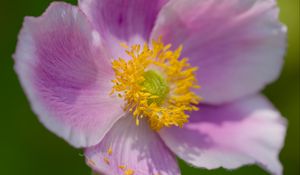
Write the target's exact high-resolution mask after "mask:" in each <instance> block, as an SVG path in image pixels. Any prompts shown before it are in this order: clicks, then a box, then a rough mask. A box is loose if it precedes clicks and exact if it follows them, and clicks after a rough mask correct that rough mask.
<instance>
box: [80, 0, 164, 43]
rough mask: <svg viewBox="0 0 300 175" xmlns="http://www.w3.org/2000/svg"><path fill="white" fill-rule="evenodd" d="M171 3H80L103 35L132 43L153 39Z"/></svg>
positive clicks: (139, 0)
mask: <svg viewBox="0 0 300 175" xmlns="http://www.w3.org/2000/svg"><path fill="white" fill-rule="evenodd" d="M167 1H168V0H151V1H149V0H130V1H129V0H79V7H80V8H81V9H82V10H83V11H84V12H85V14H87V16H88V18H89V19H90V21H92V22H93V23H94V25H95V26H96V28H97V29H98V31H99V32H100V33H101V34H106V35H107V34H108V35H112V36H113V37H115V38H117V39H118V40H125V41H128V40H130V38H132V37H136V36H140V37H141V38H143V39H144V40H147V39H148V38H149V35H150V32H151V31H152V27H153V26H154V22H155V20H156V17H157V14H158V12H159V10H160V9H161V7H162V6H163V5H164V4H165V3H166V2H167Z"/></svg>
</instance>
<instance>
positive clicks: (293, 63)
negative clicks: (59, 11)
mask: <svg viewBox="0 0 300 175" xmlns="http://www.w3.org/2000/svg"><path fill="white" fill-rule="evenodd" d="M50 2H51V0H1V3H0V36H1V37H0V174H1V175H37V174H39V175H54V174H55V175H68V174H70V175H89V174H90V170H89V168H88V167H87V166H86V165H85V163H84V160H83V157H81V156H80V152H81V151H80V150H76V149H74V148H72V147H71V146H69V145H68V144H67V143H66V142H64V141H63V140H61V139H60V138H58V137H57V136H55V135H54V134H52V133H50V132H49V131H47V130H46V129H45V128H44V127H43V126H42V125H41V124H40V123H39V122H38V120H37V118H36V116H35V115H34V114H33V112H32V111H31V109H30V106H29V103H28V101H27V99H26V97H25V95H24V93H23V90H22V89H21V87H20V84H19V81H18V79H17V76H16V74H15V73H14V71H13V60H12V58H11V55H12V54H13V53H14V51H15V46H16V41H17V35H18V32H19V30H20V28H21V25H22V22H23V18H24V16H39V15H41V14H42V12H43V11H44V10H45V9H46V8H47V6H48V5H49V3H50ZM65 2H69V3H72V4H76V0H65ZM279 6H280V8H281V20H282V22H283V23H285V24H286V25H287V26H288V30H289V33H288V35H289V37H288V51H287V55H286V63H285V66H284V69H283V72H282V75H281V77H280V78H279V80H278V81H276V82H275V83H273V84H271V85H269V86H268V87H267V88H266V90H265V91H264V93H265V94H266V95H267V96H268V97H269V99H271V101H272V102H273V103H274V105H275V106H276V107H277V108H278V109H279V110H280V111H281V112H282V114H283V116H285V117H286V118H287V119H288V120H289V128H288V133H287V137H286V144H285V147H284V149H283V151H282V153H281V155H280V159H281V161H282V162H283V165H284V174H285V175H298V174H299V166H300V165H299V157H300V155H299V117H300V116H299V106H300V105H299V98H300V95H299V39H300V38H299V30H300V29H299V21H300V19H299V16H300V15H299V0H279ZM179 162H180V166H181V169H182V174H183V175H227V174H228V175H229V174H230V175H264V174H267V173H266V172H264V171H263V170H262V169H260V168H259V167H257V166H247V167H243V168H240V169H238V170H234V171H227V170H224V169H218V170H214V171H207V170H199V169H194V168H191V167H189V166H187V165H186V164H185V163H183V162H182V161H179Z"/></svg>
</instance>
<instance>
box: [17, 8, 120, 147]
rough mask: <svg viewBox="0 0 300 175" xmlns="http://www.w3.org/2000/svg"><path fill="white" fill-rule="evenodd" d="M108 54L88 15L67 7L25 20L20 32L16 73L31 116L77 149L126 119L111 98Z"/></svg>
mask: <svg viewBox="0 0 300 175" xmlns="http://www.w3.org/2000/svg"><path fill="white" fill-rule="evenodd" d="M105 54H106V53H105V51H104V50H102V49H101V44H100V42H99V37H97V32H95V31H93V29H92V28H91V25H90V24H89V23H88V21H87V19H86V17H85V16H84V14H83V13H82V12H81V11H80V10H79V9H78V8H77V7H74V6H71V5H68V4H65V3H52V4H51V5H50V7H49V8H48V10H47V11H46V12H45V13H44V14H43V15H42V16H41V17H38V18H33V17H27V18H26V19H25V22H24V25H23V28H22V30H21V32H20V36H19V42H18V46H17V50H16V53H15V55H14V59H15V70H16V72H17V74H18V76H19V78H20V81H21V84H22V86H23V88H24V90H25V92H26V94H27V96H28V98H29V100H30V102H31V106H32V108H33V111H34V112H35V113H36V114H37V115H38V117H39V119H40V121H41V122H42V123H43V124H44V125H45V126H46V127H47V128H48V129H49V130H51V131H53V132H54V133H56V134H57V135H59V136H60V137H63V138H64V139H65V140H67V141H68V142H69V143H70V144H72V145H73V146H75V147H85V146H91V145H95V144H97V143H99V141H100V139H101V138H103V137H104V134H105V133H106V132H107V130H108V129H110V128H111V127H112V125H113V124H114V122H115V121H116V120H118V119H119V118H120V117H121V115H123V114H122V113H123V111H122V109H121V107H120V102H119V101H117V100H116V99H115V98H112V97H110V96H109V95H108V94H109V91H110V90H111V83H110V81H111V79H112V76H113V71H112V70H111V66H110V65H109V64H110V63H109V61H108V59H106V55H105Z"/></svg>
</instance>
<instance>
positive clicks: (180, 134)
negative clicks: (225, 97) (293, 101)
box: [160, 96, 287, 175]
mask: <svg viewBox="0 0 300 175" xmlns="http://www.w3.org/2000/svg"><path fill="white" fill-rule="evenodd" d="M286 128H287V126H286V120H285V119H284V118H282V117H281V115H280V114H279V113H278V112H277V111H276V110H275V109H274V108H273V107H272V105H271V104H270V103H269V102H268V101H267V100H266V99H265V98H264V97H261V96H256V97H252V98H249V99H244V100H239V101H236V102H234V103H230V104H227V105H223V106H219V107H216V106H200V111H199V112H195V113H193V114H192V116H191V121H190V122H189V123H188V124H186V125H185V126H184V128H183V129H180V128H171V129H164V130H162V131H161V133H160V135H161V137H162V139H163V140H164V141H165V143H166V144H167V146H168V147H169V148H170V149H171V150H172V151H173V152H174V153H176V154H177V155H178V156H179V157H180V158H181V159H183V160H185V161H186V162H188V163H190V164H192V165H193V166H196V167H201V168H207V169H214V168H219V167H224V168H226V169H235V168H238V167H241V166H243V165H246V164H258V165H260V166H261V167H262V168H264V169H265V170H267V171H269V172H271V173H272V174H275V175H281V174H282V165H281V163H280V161H279V152H280V150H281V149H282V147H283V145H284V138H285V134H286Z"/></svg>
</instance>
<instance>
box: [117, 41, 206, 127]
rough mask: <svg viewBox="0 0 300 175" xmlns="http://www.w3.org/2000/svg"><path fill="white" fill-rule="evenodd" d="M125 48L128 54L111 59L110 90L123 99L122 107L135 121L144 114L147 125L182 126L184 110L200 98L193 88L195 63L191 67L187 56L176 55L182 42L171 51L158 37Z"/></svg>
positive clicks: (194, 85) (184, 118) (137, 123)
mask: <svg viewBox="0 0 300 175" xmlns="http://www.w3.org/2000/svg"><path fill="white" fill-rule="evenodd" d="M122 45H123V46H124V48H128V49H127V50H126V51H125V52H126V53H127V54H128V55H129V56H130V57H131V58H132V59H131V60H129V61H125V60H124V59H122V58H119V59H118V60H114V61H113V63H112V67H113V70H114V72H115V79H114V80H112V82H113V84H114V86H113V89H112V92H111V94H117V95H118V96H119V97H120V98H122V99H124V100H125V102H126V105H125V107H124V110H125V111H128V112H131V113H132V114H133V116H134V117H135V118H136V125H139V120H140V119H141V118H144V117H145V118H147V119H148V121H149V124H150V127H151V128H152V129H154V130H159V129H161V128H162V127H170V126H179V127H182V126H183V124H184V123H186V122H187V121H188V118H189V115H188V114H186V111H195V110H198V108H197V104H198V103H199V101H200V100H201V98H200V97H198V96H197V95H196V94H195V93H194V92H193V89H196V88H199V87H200V86H198V85H197V80H196V77H195V71H196V70H197V67H191V66H190V64H189V63H188V59H187V58H182V59H180V54H181V51H182V48H183V47H182V46H180V47H179V48H177V49H176V50H175V51H171V50H170V48H171V45H170V44H168V45H164V44H163V43H162V42H161V39H159V40H158V41H154V40H153V41H152V45H150V46H148V44H144V45H143V47H142V46H140V45H133V46H131V48H129V47H128V46H127V45H126V44H124V43H123V44H122Z"/></svg>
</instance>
